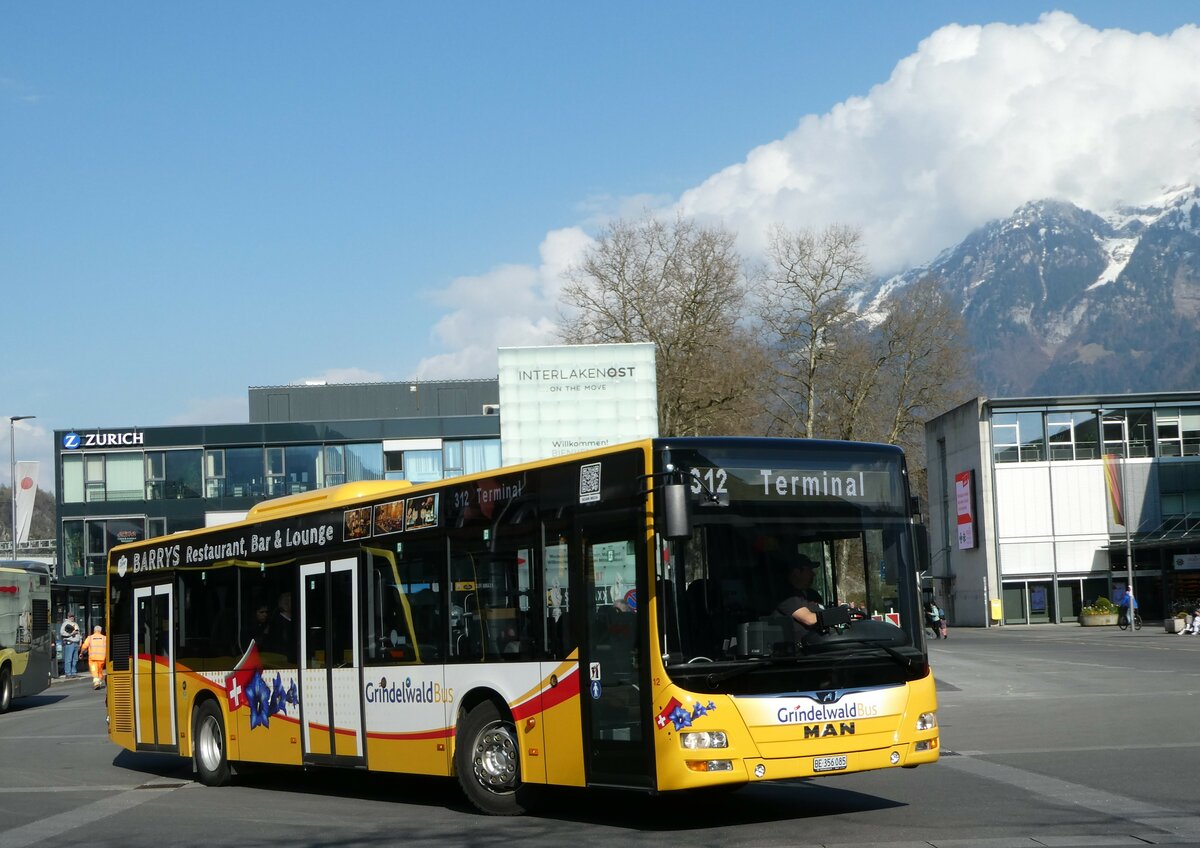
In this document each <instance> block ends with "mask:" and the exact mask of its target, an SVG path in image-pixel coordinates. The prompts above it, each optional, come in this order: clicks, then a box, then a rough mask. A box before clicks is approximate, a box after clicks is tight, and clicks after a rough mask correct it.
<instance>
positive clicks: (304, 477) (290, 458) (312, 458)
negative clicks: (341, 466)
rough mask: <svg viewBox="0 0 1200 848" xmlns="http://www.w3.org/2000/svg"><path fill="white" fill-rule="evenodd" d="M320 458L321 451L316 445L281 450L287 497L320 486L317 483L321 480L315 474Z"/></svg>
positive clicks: (295, 446)
mask: <svg viewBox="0 0 1200 848" xmlns="http://www.w3.org/2000/svg"><path fill="white" fill-rule="evenodd" d="M320 457H321V449H320V448H319V447H318V446H317V445H292V446H290V447H286V448H284V449H283V463H284V470H285V471H286V473H287V491H288V494H289V495H295V494H298V493H300V492H307V491H310V490H312V489H315V488H317V487H318V486H319V485H320V484H319V483H318V482H317V481H318V480H320V479H321V478H320V475H319V474H318V473H317V463H318V461H319V460H320Z"/></svg>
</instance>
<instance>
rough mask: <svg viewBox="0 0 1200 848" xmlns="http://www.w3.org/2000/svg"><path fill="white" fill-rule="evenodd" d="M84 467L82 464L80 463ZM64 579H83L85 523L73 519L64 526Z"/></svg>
mask: <svg viewBox="0 0 1200 848" xmlns="http://www.w3.org/2000/svg"><path fill="white" fill-rule="evenodd" d="M80 467H82V463H80ZM62 552H63V553H62V557H63V558H62V567H61V568H60V569H59V574H60V576H62V577H82V576H83V572H84V565H83V521H82V520H78V519H72V520H68V521H64V522H63V524H62Z"/></svg>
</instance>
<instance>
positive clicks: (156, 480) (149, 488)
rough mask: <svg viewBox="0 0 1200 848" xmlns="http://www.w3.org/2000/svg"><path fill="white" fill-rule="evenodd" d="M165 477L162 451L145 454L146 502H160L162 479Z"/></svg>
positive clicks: (162, 490) (164, 461) (162, 496)
mask: <svg viewBox="0 0 1200 848" xmlns="http://www.w3.org/2000/svg"><path fill="white" fill-rule="evenodd" d="M165 476H166V460H165V459H164V458H163V452H162V451H152V452H150V453H148V454H146V500H148V501H161V500H162V499H163V498H164V497H166V495H165V494H164V488H163V487H164V478H165Z"/></svg>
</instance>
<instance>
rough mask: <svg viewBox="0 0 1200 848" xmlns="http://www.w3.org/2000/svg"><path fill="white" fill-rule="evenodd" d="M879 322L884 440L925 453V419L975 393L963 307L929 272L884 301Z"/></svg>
mask: <svg viewBox="0 0 1200 848" xmlns="http://www.w3.org/2000/svg"><path fill="white" fill-rule="evenodd" d="M885 309H886V311H887V317H886V318H885V319H884V320H883V322H882V324H881V325H880V327H879V332H880V335H881V337H882V341H883V344H884V346H885V350H886V358H887V363H886V366H885V368H884V377H883V379H882V380H881V385H880V388H879V393H878V394H879V405H880V408H881V409H885V410H888V411H890V413H891V415H890V421H888V422H887V429H886V432H885V433H882V434H881V437H882V439H883V440H884V441H887V442H889V443H891V444H898V445H903V446H904V447H905V448H906V450H907V451H908V452H909V453H910V454H911V455H913V456H914V457H915V458H920V457H923V456H924V444H925V441H924V425H925V422H926V421H927V420H929V419H930V418H932V417H933V416H935V415H938V414H940V413H942V412H944V411H945V410H947V409H950V408H952V407H954V406H957V405H958V404H959V403H962V402H963V401H965V400H967V399H968V398H970V397H973V396H975V394H977V388H978V387H977V385H976V380H975V374H974V371H973V370H972V368H971V350H970V348H969V347H968V344H967V341H966V328H965V325H964V324H963V318H962V311H961V310H960V309H959V308H958V304H957V303H956V302H955V301H954V299H953V298H952V297H951V296H950V295H949V294H947V292H946V291H945V289H944V288H943V287H942V284H941V281H940V280H938V279H937V278H936V277H933V276H928V277H924V278H922V279H920V280H918V281H917V282H915V283H912V284H910V285H908V286H906V287H905V288H904V289H903V290H902V291H901V292H899V293H897V294H896V295H893V296H892V297H891V298H890V299H889V300H888V301H887V303H886V304H885Z"/></svg>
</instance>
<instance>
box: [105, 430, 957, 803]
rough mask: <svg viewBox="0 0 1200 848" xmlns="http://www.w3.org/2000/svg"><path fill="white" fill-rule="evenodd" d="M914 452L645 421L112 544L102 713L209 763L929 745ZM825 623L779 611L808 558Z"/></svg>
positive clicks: (838, 769)
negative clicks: (436, 474)
mask: <svg viewBox="0 0 1200 848" xmlns="http://www.w3.org/2000/svg"><path fill="white" fill-rule="evenodd" d="M912 503H913V501H912V500H911V499H910V492H909V481H908V478H907V471H906V468H905V463H904V457H903V454H902V452H901V451H900V450H899V449H897V448H894V447H889V446H883V445H866V444H858V443H849V442H822V441H815V440H785V439H741V438H678V439H665V438H664V439H653V440H646V441H642V442H635V443H630V444H625V445H620V446H615V447H610V448H604V449H602V450H595V451H590V452H586V453H580V454H574V455H570V456H563V457H557V458H554V459H548V460H545V461H540V462H534V463H529V464H525V465H518V466H511V467H506V468H501V469H497V470H494V471H491V472H485V473H481V474H475V475H471V476H467V477H460V478H455V479H449V480H443V481H440V482H436V483H427V484H420V485H410V484H408V483H406V482H402V481H368V482H363V483H348V484H345V485H342V486H337V487H332V488H328V489H322V490H317V491H314V492H306V493H303V494H298V495H290V496H287V497H282V498H278V499H275V500H271V501H265V502H263V503H261V504H258V505H257V506H255V507H254V508H253V509H252V510H251V511H250V513H249V514H248V515H247V516H246V518H245V520H243V521H241V522H238V523H235V524H227V525H222V526H216V527H211V528H207V529H204V530H196V531H189V532H184V533H178V534H174V535H170V536H165V537H160V538H153V539H148V540H145V541H142V542H137V543H133V544H128V545H123V546H120V547H117V548H114V549H113V550H112V551H111V553H110V556H109V562H108V598H109V599H110V607H109V610H108V624H109V633H110V639H109V644H110V651H111V656H110V666H109V674H108V686H109V691H108V709H109V719H110V721H109V733H110V735H111V737H112V740H113V741H114V742H115V743H117V744H119V745H121V746H123V747H125V748H127V749H130V750H135V751H161V752H167V753H171V754H176V755H180V756H183V757H189V758H191V759H192V762H193V767H194V770H195V772H196V774H197V777H198V779H199V780H200V781H201V782H202V783H205V784H209V785H219V784H224V783H226V782H228V781H229V780H230V779H231V777H232V775H233V774H235V773H236V770H237V768H238V764H239V763H244V764H250V763H275V764H291V765H296V766H318V765H325V766H342V767H350V768H357V769H370V770H374V771H382V772H401V773H407V774H428V775H441V776H456V777H457V778H458V780H459V782H460V783H461V785H462V788H463V790H464V792H465V794H466V795H467V797H468V798H469V799H470V801H471V802H472V803H473V804H474V805H475V806H476V807H477V808H479V809H480V810H482V811H484V812H487V813H492V814H502V815H503V814H516V813H520V812H522V811H523V809H524V807H525V804H526V800H527V794H528V787H530V786H532V785H536V784H551V785H560V786H580V787H583V786H606V787H625V788H629V789H632V790H640V791H646V792H654V793H665V792H677V791H687V790H699V789H705V788H711V787H737V786H739V785H744V784H749V783H755V782H759V781H767V780H782V779H790V778H804V777H813V776H820V775H826V774H830V775H832V774H840V773H847V772H858V771H865V770H868V769H880V768H888V767H892V766H916V765H919V764H922V763H932V762H935V761H936V760H937V758H938V729H937V718H936V696H935V692H934V682H933V676H932V674H931V672H930V668H929V664H928V657H927V653H926V645H925V642H924V635H923V628H922V616H921V602H920V591H919V587H918V574H919V572H920V570H921V569H920V562H921V558H922V554H921V553H920V552H919V551H920V550H922V548H921V546H920V545H919V544H918V537H919V534H920V528H919V525H918V524H917V523H916V522H915V520H914V516H913V512H912V509H911V504H912ZM801 558H806V559H807V560H809V561H810V562H811V563H813V564H814V566H815V567H814V569H813V571H814V574H813V579H812V583H811V586H810V587H809V591H812V592H816V593H818V594H819V595H820V597H821V598H822V599H823V600H824V607H825V609H824V610H823V611H822V616H823V618H824V621H823V622H822V626H816V627H813V628H811V629H810V628H806V627H801V626H799V625H793V623H792V619H791V618H789V617H787V616H785V615H783V614H782V613H781V612H780V609H781V607H780V604H781V601H785V600H786V599H787V598H788V596H789V595H794V594H795V593H796V590H795V589H794V588H792V587H791V586H790V585H789V583H788V580H789V575H790V573H791V567H792V565H793V564H794V562H795V561H796V560H797V559H801Z"/></svg>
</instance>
